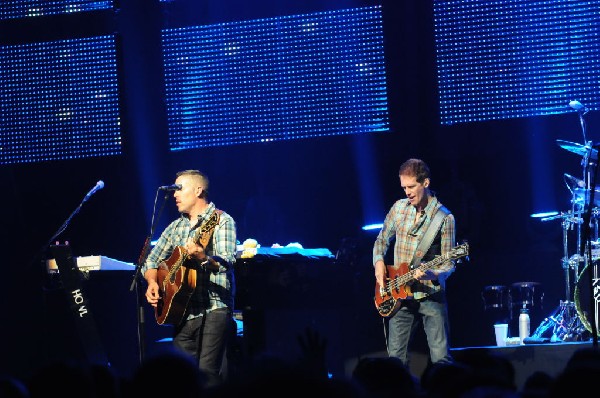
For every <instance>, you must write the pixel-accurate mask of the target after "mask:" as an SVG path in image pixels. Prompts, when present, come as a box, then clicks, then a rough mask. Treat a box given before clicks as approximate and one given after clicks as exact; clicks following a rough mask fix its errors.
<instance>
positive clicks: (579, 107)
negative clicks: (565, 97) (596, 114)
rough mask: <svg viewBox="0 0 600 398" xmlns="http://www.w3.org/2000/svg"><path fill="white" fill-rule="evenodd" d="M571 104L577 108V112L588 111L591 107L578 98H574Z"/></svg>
mask: <svg viewBox="0 0 600 398" xmlns="http://www.w3.org/2000/svg"><path fill="white" fill-rule="evenodd" d="M569 106H570V107H571V108H573V109H575V110H576V111H577V112H583V113H588V111H589V109H588V108H587V107H586V106H584V105H583V104H582V103H581V102H579V101H577V100H573V101H570V102H569Z"/></svg>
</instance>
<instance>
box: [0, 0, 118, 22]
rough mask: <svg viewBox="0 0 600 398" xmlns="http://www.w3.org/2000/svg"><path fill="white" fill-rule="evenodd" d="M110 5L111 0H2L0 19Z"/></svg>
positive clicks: (86, 9) (68, 12) (110, 6)
mask: <svg viewBox="0 0 600 398" xmlns="http://www.w3.org/2000/svg"><path fill="white" fill-rule="evenodd" d="M112 7H113V0H105V1H94V0H62V1H48V0H2V5H0V20H3V19H12V18H26V17H39V16H42V15H59V14H71V13H75V12H82V11H93V10H105V9H110V8H112Z"/></svg>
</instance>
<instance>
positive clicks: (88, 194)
mask: <svg viewBox="0 0 600 398" xmlns="http://www.w3.org/2000/svg"><path fill="white" fill-rule="evenodd" d="M102 188H104V181H102V180H100V181H98V182H97V183H96V185H95V186H94V188H92V189H90V191H89V192H88V193H87V195H85V198H83V200H84V201H86V200H88V199H89V198H90V196H92V195H93V194H95V193H96V192H97V191H99V190H101V189H102Z"/></svg>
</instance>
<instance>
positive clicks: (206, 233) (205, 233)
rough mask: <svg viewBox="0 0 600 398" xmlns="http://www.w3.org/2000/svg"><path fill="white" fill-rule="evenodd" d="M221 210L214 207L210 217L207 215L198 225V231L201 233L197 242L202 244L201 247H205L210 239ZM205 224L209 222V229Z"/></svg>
mask: <svg viewBox="0 0 600 398" xmlns="http://www.w3.org/2000/svg"><path fill="white" fill-rule="evenodd" d="M222 212H223V210H219V209H215V210H214V211H213V212H212V214H211V215H210V217H207V218H206V219H205V220H204V221H203V222H202V225H200V227H199V228H198V233H199V234H200V233H201V234H202V236H199V237H198V239H197V240H198V243H200V244H201V245H202V247H204V248H206V247H207V246H208V245H209V243H210V239H211V237H212V235H213V232H214V231H215V227H216V226H217V225H218V224H219V219H220V218H221V217H220V216H221V213H222ZM207 224H210V229H206V225H207Z"/></svg>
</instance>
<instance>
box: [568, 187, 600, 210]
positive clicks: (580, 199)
mask: <svg viewBox="0 0 600 398" xmlns="http://www.w3.org/2000/svg"><path fill="white" fill-rule="evenodd" d="M590 196H591V195H590V190H589V189H585V188H575V190H574V192H573V201H574V202H575V203H577V204H585V202H586V200H589V197H590ZM594 206H600V187H596V189H594Z"/></svg>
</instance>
